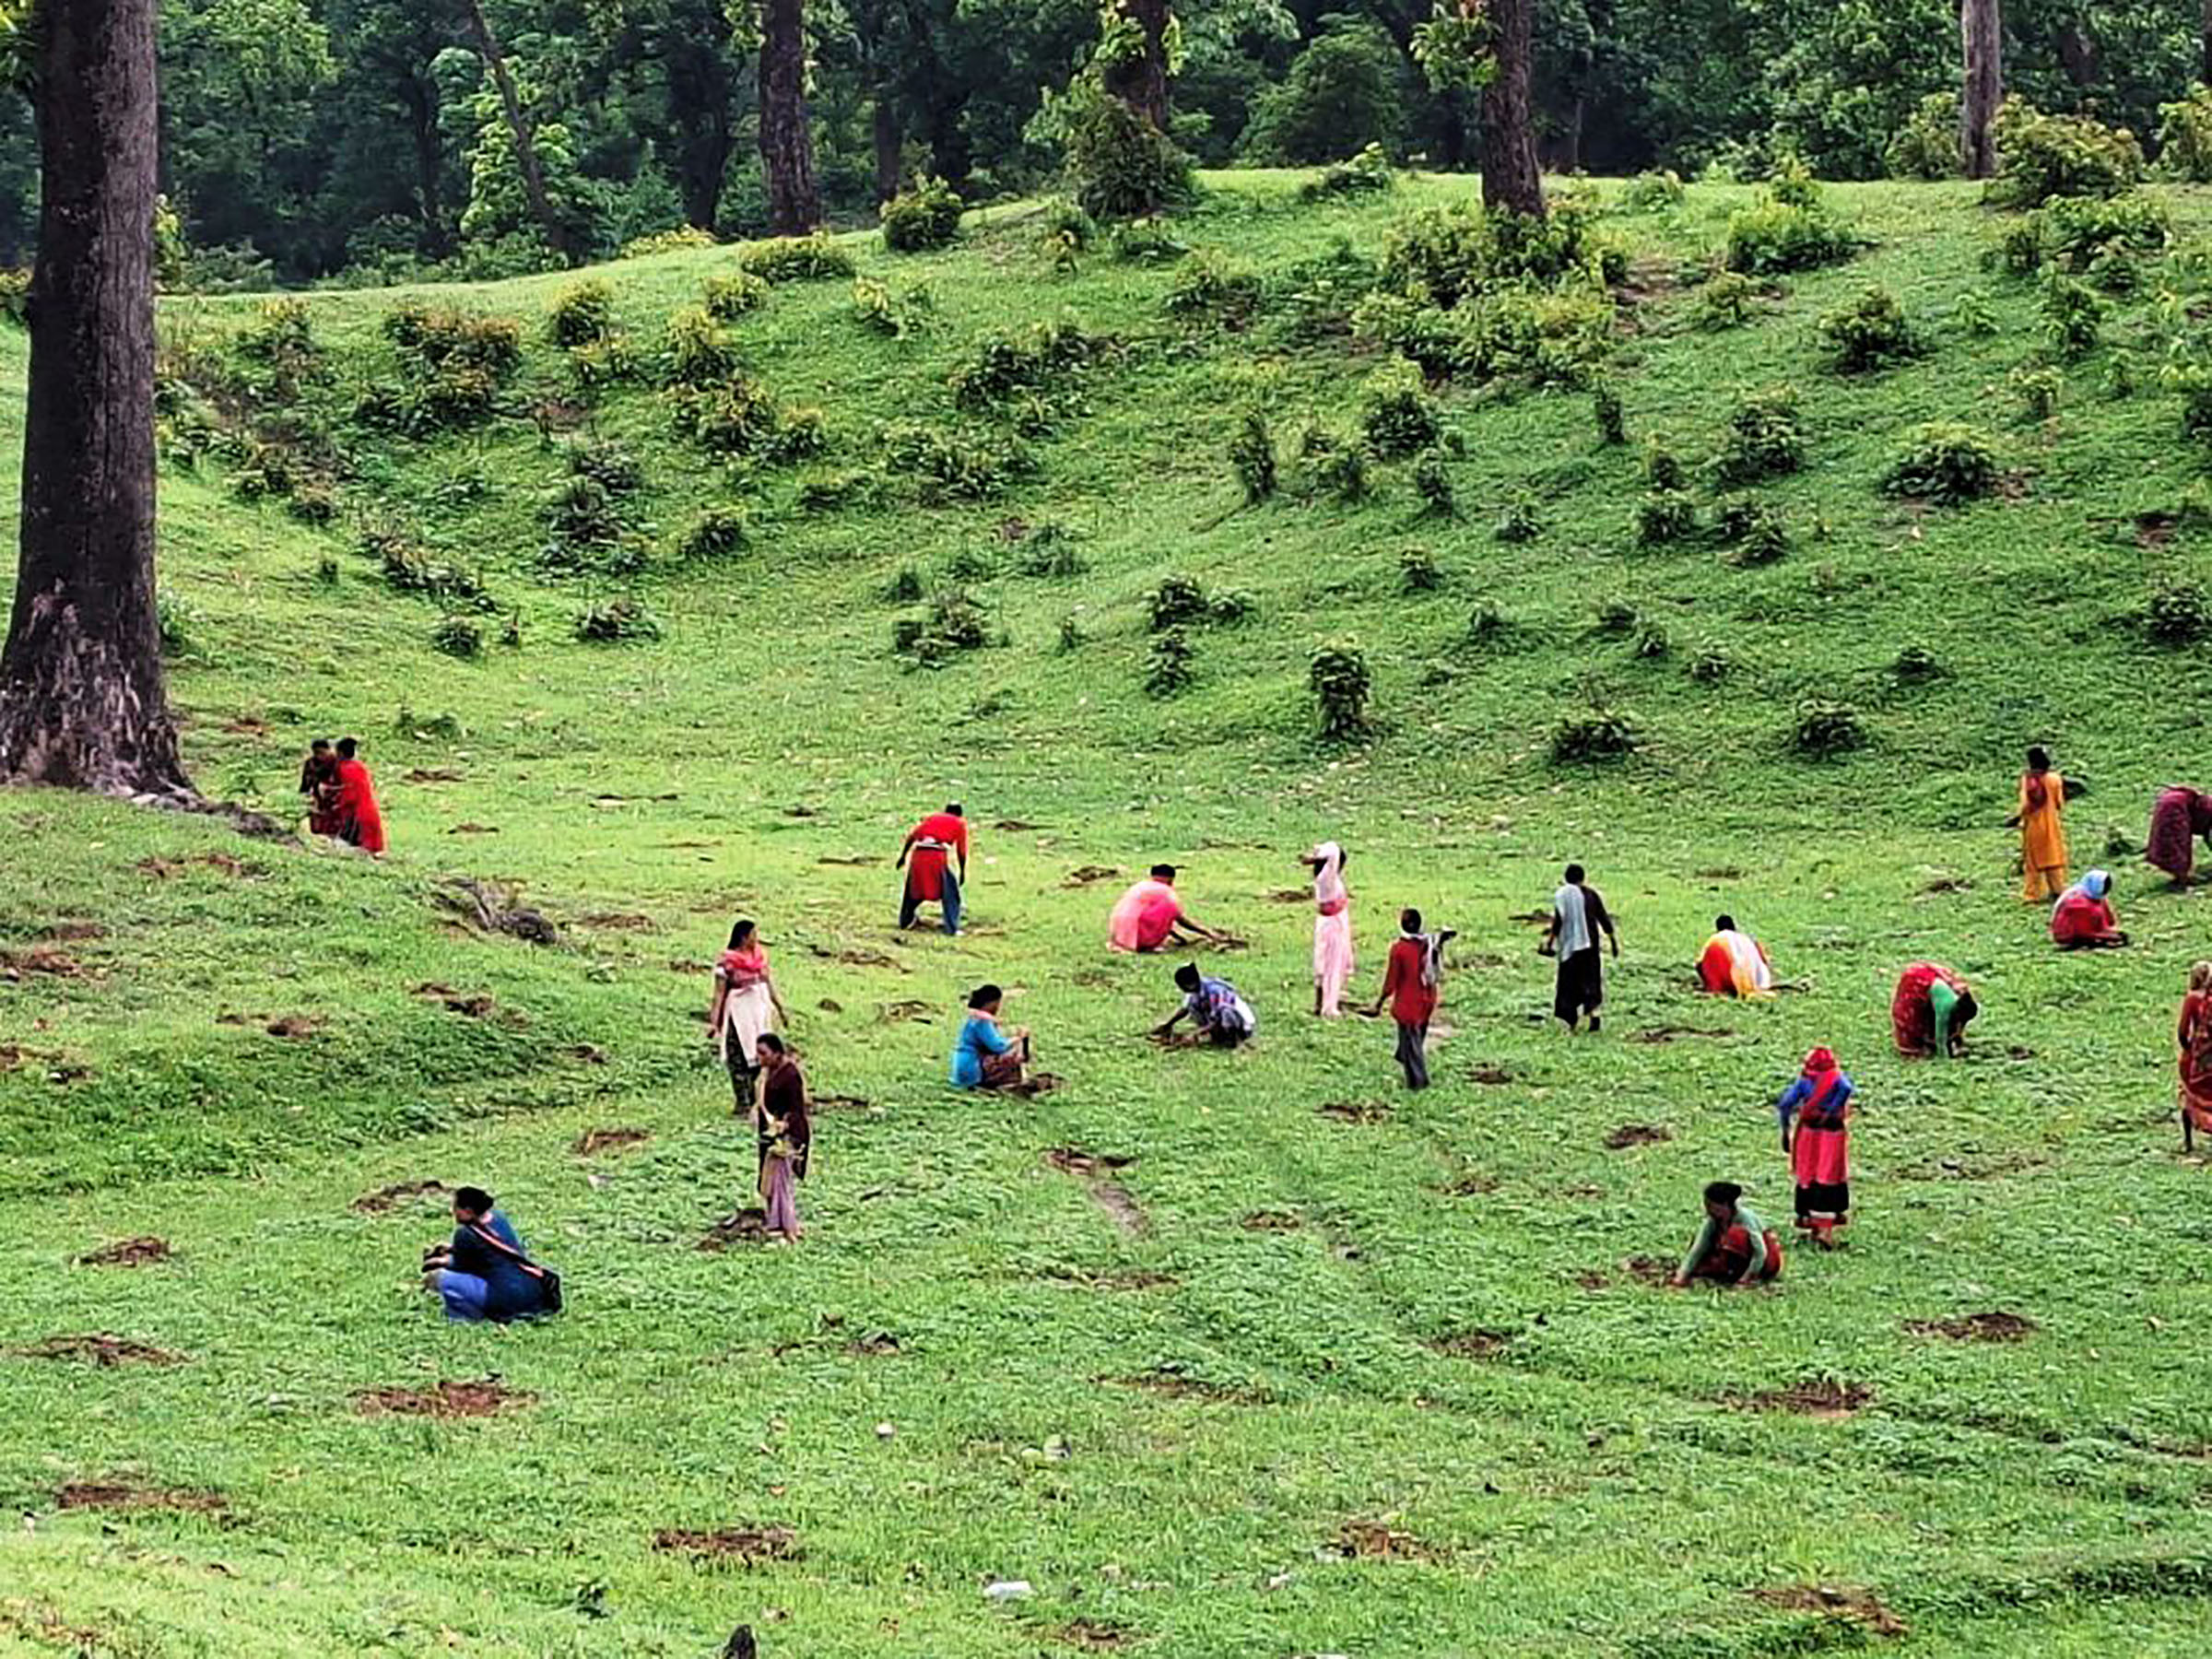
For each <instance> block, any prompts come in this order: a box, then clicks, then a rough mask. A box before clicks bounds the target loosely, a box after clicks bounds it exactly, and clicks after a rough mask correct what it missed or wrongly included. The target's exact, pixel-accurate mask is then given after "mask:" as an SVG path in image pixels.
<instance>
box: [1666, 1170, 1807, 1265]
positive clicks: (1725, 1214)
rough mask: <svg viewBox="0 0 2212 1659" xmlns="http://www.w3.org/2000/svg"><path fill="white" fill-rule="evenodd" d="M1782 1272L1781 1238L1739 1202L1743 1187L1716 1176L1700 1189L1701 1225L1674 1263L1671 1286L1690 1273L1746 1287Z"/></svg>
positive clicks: (1742, 1201) (1741, 1199)
mask: <svg viewBox="0 0 2212 1659" xmlns="http://www.w3.org/2000/svg"><path fill="white" fill-rule="evenodd" d="M1780 1277H1782V1241H1781V1240H1780V1239H1777V1238H1776V1237H1775V1236H1774V1234H1773V1233H1772V1232H1771V1230H1768V1229H1767V1228H1765V1227H1763V1226H1761V1225H1760V1223H1759V1218H1758V1217H1757V1216H1755V1215H1753V1214H1752V1213H1751V1206H1749V1205H1747V1204H1746V1203H1745V1202H1744V1189H1743V1188H1742V1187H1740V1186H1737V1185H1736V1184H1735V1182H1733V1181H1716V1182H1713V1183H1712V1185H1711V1186H1709V1187H1707V1188H1706V1189H1705V1225H1704V1226H1703V1227H1701V1228H1700V1229H1699V1230H1698V1236H1697V1238H1696V1239H1695V1240H1693V1241H1691V1243H1690V1246H1689V1253H1688V1255H1686V1256H1684V1257H1683V1258H1682V1265H1681V1266H1680V1267H1678V1268H1677V1269H1676V1271H1675V1278H1674V1283H1675V1285H1676V1287H1677V1288H1680V1287H1682V1286H1684V1285H1687V1284H1688V1283H1689V1282H1690V1281H1691V1280H1693V1279H1699V1280H1703V1281H1705V1282H1706V1283H1709V1284H1716V1285H1734V1286H1735V1288H1737V1289H1739V1290H1748V1289H1749V1288H1751V1287H1752V1286H1754V1285H1763V1284H1768V1283H1771V1281H1772V1280H1774V1279H1778V1278H1780Z"/></svg>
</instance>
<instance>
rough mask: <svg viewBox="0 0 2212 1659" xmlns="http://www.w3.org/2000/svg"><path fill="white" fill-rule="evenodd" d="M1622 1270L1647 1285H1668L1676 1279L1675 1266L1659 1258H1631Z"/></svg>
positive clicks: (1642, 1256) (1624, 1263) (1643, 1256)
mask: <svg viewBox="0 0 2212 1659" xmlns="http://www.w3.org/2000/svg"><path fill="white" fill-rule="evenodd" d="M1620 1270H1621V1271H1622V1272H1623V1273H1625V1274H1627V1275H1628V1276H1629V1277H1630V1278H1632V1279H1635V1280H1636V1281H1637V1282H1639V1283H1640V1284H1645V1285H1665V1284H1668V1283H1671V1282H1672V1281H1673V1279H1674V1277H1675V1264H1674V1263H1672V1262H1663V1261H1661V1260H1660V1259H1659V1258H1658V1257H1657V1256H1645V1255H1640V1256H1630V1258H1629V1259H1628V1260H1627V1261H1625V1262H1623V1263H1622V1264H1621V1265H1620Z"/></svg>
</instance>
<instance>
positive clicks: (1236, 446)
mask: <svg viewBox="0 0 2212 1659" xmlns="http://www.w3.org/2000/svg"><path fill="white" fill-rule="evenodd" d="M1229 464H1230V465H1231V466H1232V467H1234V468H1235V469H1236V473H1237V482H1238V483H1240V484H1241V485H1243V487H1244V500H1245V501H1246V502H1247V503H1250V504H1253V505H1256V504H1258V503H1259V502H1261V501H1264V500H1267V498H1268V497H1270V496H1272V495H1273V494H1274V493H1275V489H1276V482H1277V478H1276V462H1275V434H1274V432H1273V431H1272V430H1270V429H1269V428H1268V425H1267V417H1266V416H1265V414H1264V413H1262V412H1261V411H1260V410H1258V409H1256V408H1255V409H1247V410H1245V411H1244V419H1243V422H1242V424H1241V425H1240V426H1239V427H1238V428H1237V431H1236V435H1235V436H1234V437H1232V438H1231V439H1230V441H1229Z"/></svg>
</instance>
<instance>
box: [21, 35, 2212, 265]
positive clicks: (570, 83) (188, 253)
mask: <svg viewBox="0 0 2212 1659" xmlns="http://www.w3.org/2000/svg"><path fill="white" fill-rule="evenodd" d="M1136 9H1149V10H1157V11H1158V12H1159V19H1156V20H1155V22H1156V25H1164V29H1165V40H1164V43H1163V55H1164V58H1165V60H1166V67H1167V68H1168V70H1169V72H1170V74H1171V77H1172V78H1171V92H1170V95H1169V96H1170V100H1171V101H1170V105H1169V123H1168V125H1169V130H1170V132H1171V135H1172V136H1173V137H1174V138H1175V140H1176V141H1177V142H1178V144H1180V145H1181V147H1182V148H1183V149H1184V150H1186V151H1187V152H1188V153H1189V155H1190V156H1191V157H1192V158H1193V159H1195V160H1197V161H1198V162H1200V163H1201V164H1204V165H1210V166H1221V165H1230V164H1238V163H1250V164H1254V165H1279V164H1312V163H1317V162H1326V161H1333V160H1339V159H1344V158H1346V157H1348V156H1350V155H1352V154H1354V153H1355V152H1357V151H1359V150H1360V149H1362V148H1363V147H1366V146H1368V145H1370V144H1373V145H1378V146H1380V147H1382V150H1383V151H1385V152H1386V153H1388V154H1389V155H1390V156H1391V157H1393V158H1394V159H1417V158H1418V159H1421V160H1423V161H1424V162H1425V163H1426V164H1427V165H1429V166H1430V167H1433V168H1439V169H1443V170H1455V169H1461V168H1465V169H1469V170H1472V169H1473V168H1474V167H1475V166H1476V164H1477V151H1478V149H1479V143H1478V135H1477V107H1478V104H1479V100H1480V94H1479V93H1477V92H1475V91H1472V90H1469V89H1466V88H1445V89H1443V90H1438V89H1435V88H1433V87H1432V86H1431V84H1430V79H1429V78H1428V77H1425V76H1423V74H1422V73H1421V69H1420V66H1419V65H1418V63H1417V62H1416V59H1415V52H1416V37H1417V32H1418V29H1420V27H1421V25H1422V24H1423V22H1424V21H1425V20H1426V19H1428V18H1429V17H1430V6H1429V5H1428V4H1427V0H1366V3H1364V4H1360V3H1355V4H1350V5H1346V4H1344V3H1343V0H1304V3H1302V4H1291V5H1284V4H1279V3H1278V0H1189V3H1188V4H1185V5H1182V6H1178V7H1177V8H1176V9H1175V11H1174V13H1173V15H1172V16H1170V15H1169V14H1168V11H1167V8H1166V7H1165V6H1157V5H1156V6H1152V7H1149V8H1136ZM2206 24H2207V17H2206V7H2205V6H2204V5H2203V4H2202V0H2103V3H2100V4H2098V5H2096V6H2089V5H2087V4H2083V3H2082V0H2011V4H2008V5H2006V6H2005V7H2004V20H2003V28H2004V67H2005V78H2006V89H2007V90H2008V91H2010V92H2012V93H2016V94H2018V96H2020V97H2022V98H2024V99H2026V100H2028V101H2030V102H2031V103H2033V104H2035V105H2036V106H2037V107H2039V108H2041V109H2045V110H2053V111H2066V112H2084V113H2091V114H2094V115H2096V116H2097V117H2098V118H2099V119H2100V120H2102V121H2105V122H2107V123H2110V124H2120V125H2124V126H2126V127H2128V128H2130V129H2131V130H2133V131H2134V132H2135V133H2136V135H2138V136H2139V137H2140V138H2141V139H2142V140H2143V141H2144V142H2145V144H2146V145H2147V147H2151V148H2152V149H2153V151H2154V153H2155V151H2156V148H2157V146H2158V138H2159V130H2160V127H2161V124H2162V117H2161V113H2160V111H2161V107H2162V106H2163V105H2164V104H2165V103H2167V102H2168V101H2169V100H2173V99H2175V98H2177V97H2179V96H2180V95H2181V93H2182V92H2183V90H2184V89H2185V88H2187V87H2188V86H2189V84H2190V83H2191V82H2192V81H2193V80H2194V79H2195V78H2197V76H2198V75H2199V73H2200V71H2201V69H2202V67H2203V65H2204V60H2205V56H2206V49H2205V42H2206ZM779 26H781V27H782V29H783V30H784V31H785V33H786V35H787V38H789V39H790V40H791V41H793V43H794V53H793V57H792V62H791V64H790V65H789V70H788V72H789V73H790V74H793V75H800V74H803V76H804V84H805V88H806V93H805V125H806V137H807V138H808V139H809V140H810V143H811V148H812V170H813V175H814V178H813V182H814V184H815V187H816V189H817V190H818V198H819V206H820V211H821V213H822V214H823V215H825V216H826V217H827V218H830V220H832V221H834V222H859V221H863V220H865V219H866V218H870V217H872V215H873V214H874V211H875V209H876V206H877V203H878V202H880V201H881V200H883V199H885V198H886V197H887V196H888V195H889V194H891V193H892V192H893V191H894V190H895V189H897V188H898V187H899V186H900V184H901V183H902V182H906V181H911V180H912V179H914V178H917V177H920V176H924V175H929V176H934V177H936V178H940V179H943V180H944V181H946V182H948V183H949V184H950V185H951V186H952V187H953V189H955V190H956V191H958V192H959V194H960V195H961V197H962V198H963V199H965V200H966V201H967V202H969V203H971V204H973V203H977V202H982V201H989V200H993V199H995V198H999V197H1004V196H1007V195H1011V194H1021V193H1026V192H1030V191H1034V190H1036V189H1038V188H1041V187H1044V186H1048V185H1049V184H1050V183H1051V182H1052V181H1053V178H1054V177H1055V175H1056V174H1057V173H1058V171H1060V167H1061V161H1062V150H1063V141H1064V137H1065V125H1066V116H1067V106H1068V102H1069V96H1070V91H1069V89H1070V88H1071V87H1074V86H1076V85H1077V83H1078V82H1079V81H1080V80H1081V78H1082V76H1084V75H1085V73H1086V71H1087V69H1088V68H1089V67H1092V66H1094V63H1095V60H1097V59H1098V58H1099V57H1100V55H1101V53H1103V52H1104V51H1105V50H1106V48H1107V47H1108V46H1109V45H1111V43H1112V39H1113V34H1114V30H1115V29H1116V28H1117V27H1126V23H1125V20H1124V17H1123V11H1122V8H1120V7H1118V6H1115V5H1112V4H1109V5H1108V6H1106V7H1105V8H1103V10H1102V11H1101V9H1100V7H1098V6H1096V5H1095V4H1092V3H1089V0H767V3H766V4H765V5H763V4H761V0H168V3H166V4H164V6H162V8H161V47H160V68H161V90H162V106H163V107H162V113H161V181H162V189H163V192H164V195H165V199H166V201H167V202H168V204H169V206H170V208H171V213H172V214H173V218H171V219H170V220H168V221H166V222H165V227H164V229H165V253H166V255H167V264H168V267H169V268H168V270H167V272H166V280H167V282H168V285H169V286H171V287H174V288H201V289H207V290H219V289H223V288H252V287H260V286H267V285H270V284H299V283H309V282H315V281H324V280H332V279H337V280H343V281H347V282H353V283H375V282H394V281H402V280H415V279H422V278H430V279H435V278H485V277H501V276H509V275H516V274H520V273H523V272H526V271H530V270H535V269H543V268H549V267H554V266H559V265H569V264H576V263H582V262H584V261H587V260H589V259H591V258H594V257H601V256H605V255H606V254H609V253H614V252H616V251H618V250H619V249H621V248H623V247H625V246H627V245H629V244H630V243H632V242H634V241H638V240H639V239H641V238H646V237H652V236H655V235H658V234H661V233H665V232H669V231H677V230H681V229H684V228H687V227H688V228H691V229H694V230H696V231H700V232H708V233H712V234H714V235H717V236H723V237H729V236H741V235H746V234H756V233H759V231H761V230H762V229H770V228H774V222H775V219H776V217H777V216H776V213H775V211H774V207H773V204H771V198H770V190H769V181H768V178H767V175H766V172H765V171H764V168H763V162H762V155H761V147H760V142H759V140H760V131H759V128H760V120H759V116H760V110H761V102H760V88H761V84H762V75H763V65H762V56H763V53H762V42H763V41H764V39H769V40H772V39H773V38H774V36H775V34H776V31H777V29H778V28H779ZM801 43H803V63H802V62H801V61H800V53H799V51H798V48H799V46H800V44H801ZM1533 43H1534V52H1533V63H1532V82H1533V93H1534V112H1535V124H1536V129H1537V141H1538V144H1539V147H1540V151H1541V154H1542V158H1543V160H1544V162H1545V165H1546V166H1547V168H1548V169H1550V170H1552V171H1561V172H1572V171H1592V172H1597V173H1606V174H1618V173H1627V172H1634V171H1639V170H1642V169H1647V168H1668V169H1673V170H1676V171H1679V172H1681V173H1683V174H1685V175H1695V174H1704V173H1712V174H1715V175H1716V176H1717V175H1734V176H1744V177H1752V176H1760V175H1763V174H1764V172H1765V171H1767V170H1768V169H1769V168H1770V167H1771V165H1772V164H1773V163H1774V161H1775V160H1776V159H1777V158H1778V157H1782V156H1788V155H1794V156H1795V157H1797V158H1799V159H1802V160H1803V161H1804V162H1805V163H1806V165H1807V166H1809V167H1810V168H1811V169H1812V170H1813V171H1816V172H1817V173H1818V174H1820V175H1821V176H1823V177H1830V178H1838V179H1865V178H1875V177H1881V176H1885V175H1893V174H1906V175H1925V174H1929V173H1941V172H1946V171H1953V170H1954V159H1953V158H1954V155H1955V149H1954V148H1953V147H1951V146H1950V144H1949V143H1948V141H1947V135H1949V134H1951V133H1952V132H1954V130H1955V126H1956V122H1957V95H1958V86H1959V14H1958V8H1957V6H1955V5H1954V4H1953V3H1952V0H1537V4H1536V5H1535V24H1534V42H1533ZM488 48H489V49H490V50H488ZM18 79H19V77H18ZM502 80H503V81H504V83H505V85H504V87H503V86H502ZM508 90H511V91H512V105H511V104H510V103H509V101H508V100H507V99H506V97H505V96H504V93H505V92H506V91H508ZM30 111H31V106H30V102H29V98H28V97H27V96H26V95H25V94H24V92H23V91H22V90H20V89H11V90H8V91H6V92H5V93H0V265H25V264H28V263H29V257H30V252H31V244H32V242H33V240H34V238H35V229H36V224H37V213H38V199H37V198H38V163H37V146H36V144H35V142H34V141H33V137H34V135H33V131H32V126H31V113H30ZM518 114H519V115H520V117H521V118H522V120H523V121H524V122H525V123H526V124H527V127H526V129H525V130H527V131H529V132H530V133H531V134H532V135H533V137H534V140H535V143H534V147H535V152H536V153H535V158H534V159H535V171H536V173H537V174H538V175H539V176H538V177H537V178H536V179H535V181H533V180H531V179H529V178H526V177H525V176H524V175H525V171H526V170H525V169H524V167H522V166H520V165H518V162H517V147H516V145H515V143H514V141H513V137H512V135H513V133H514V131H515V130H516V128H515V124H514V117H515V116H517V115H518ZM534 183H535V185H536V186H538V190H537V191H536V193H535V194H542V196H543V198H544V199H543V204H542V208H543V210H542V211H541V210H536V209H534V203H533V199H532V198H533V194H534V192H533V190H532V188H531V186H532V185H533V184H534ZM548 226H550V229H548Z"/></svg>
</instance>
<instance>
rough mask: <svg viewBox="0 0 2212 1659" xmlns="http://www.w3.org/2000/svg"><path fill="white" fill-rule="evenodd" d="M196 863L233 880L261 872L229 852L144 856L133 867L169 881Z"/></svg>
mask: <svg viewBox="0 0 2212 1659" xmlns="http://www.w3.org/2000/svg"><path fill="white" fill-rule="evenodd" d="M194 865H198V866H200V867H201V868H202V869H207V870H214V871H217V872H218V873H219V874H221V875H224V876H228V877H231V878H232V879H233V880H243V879H244V878H245V877H248V876H257V875H259V874H260V872H259V871H258V870H255V869H253V867H252V866H250V865H248V864H247V863H246V861H245V860H244V859H242V858H235V857H233V856H231V854H229V853H194V854H193V855H192V856H191V857H190V858H142V859H140V860H139V861H138V862H137V864H136V865H135V866H133V867H134V868H135V869H137V870H139V871H140V872H142V873H143V874H145V875H147V876H151V877H154V878H155V879H156V880H157V881H167V880H168V879H169V878H170V877H172V876H182V874H183V873H184V872H185V871H186V870H189V869H191V868H192V867H193V866H194Z"/></svg>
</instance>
